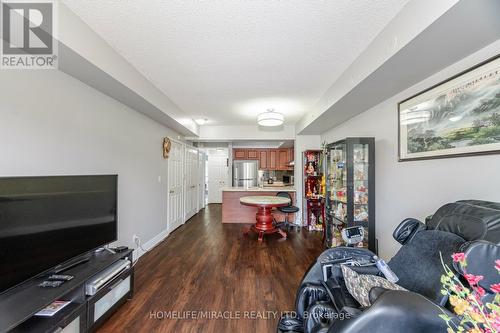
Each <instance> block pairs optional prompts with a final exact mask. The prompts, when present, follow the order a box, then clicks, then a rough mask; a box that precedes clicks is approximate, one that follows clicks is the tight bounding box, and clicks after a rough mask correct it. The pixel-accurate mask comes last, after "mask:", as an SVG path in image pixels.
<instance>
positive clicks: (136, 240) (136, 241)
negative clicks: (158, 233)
mask: <svg viewBox="0 0 500 333" xmlns="http://www.w3.org/2000/svg"><path fill="white" fill-rule="evenodd" d="M132 241H133V242H134V243H135V244H137V245H139V244H140V243H141V238H140V237H139V236H137V235H134V236H132Z"/></svg>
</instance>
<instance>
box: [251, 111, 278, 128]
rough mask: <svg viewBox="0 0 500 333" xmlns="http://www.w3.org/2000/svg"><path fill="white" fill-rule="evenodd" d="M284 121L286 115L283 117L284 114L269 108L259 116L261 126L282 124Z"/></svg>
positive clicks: (258, 120)
mask: <svg viewBox="0 0 500 333" xmlns="http://www.w3.org/2000/svg"><path fill="white" fill-rule="evenodd" d="M284 121H285V117H283V114H281V113H279V112H275V111H273V110H268V111H267V112H264V113H261V114H259V115H258V116H257V123H258V124H259V125H260V126H266V127H271V126H280V125H283V122H284Z"/></svg>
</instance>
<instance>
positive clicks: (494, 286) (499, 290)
mask: <svg viewBox="0 0 500 333" xmlns="http://www.w3.org/2000/svg"><path fill="white" fill-rule="evenodd" d="M490 288H491V290H492V291H493V292H494V293H497V294H499V293H500V283H495V284H492V285H491V286H490Z"/></svg>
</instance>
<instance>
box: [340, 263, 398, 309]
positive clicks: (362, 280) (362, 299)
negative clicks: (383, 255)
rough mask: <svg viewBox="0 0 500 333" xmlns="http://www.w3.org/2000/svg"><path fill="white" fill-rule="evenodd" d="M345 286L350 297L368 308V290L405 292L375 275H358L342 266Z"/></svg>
mask: <svg viewBox="0 0 500 333" xmlns="http://www.w3.org/2000/svg"><path fill="white" fill-rule="evenodd" d="M342 274H343V275H344V281H345V285H346V287H347V290H348V291H349V293H350V294H351V296H352V297H354V298H355V299H356V301H358V303H359V304H361V305H362V306H364V307H367V306H370V305H371V304H370V298H369V294H370V290H371V289H372V288H374V287H382V288H385V289H391V290H405V291H406V289H405V288H403V287H400V286H398V285H397V284H395V283H392V282H391V281H388V280H387V279H385V278H383V277H381V276H375V275H364V274H358V273H356V272H355V271H353V270H352V269H350V268H349V267H348V266H346V265H342Z"/></svg>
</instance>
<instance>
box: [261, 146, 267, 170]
mask: <svg viewBox="0 0 500 333" xmlns="http://www.w3.org/2000/svg"><path fill="white" fill-rule="evenodd" d="M268 154H269V152H268V150H267V149H261V150H259V169H263V170H265V169H267V168H268V165H267V155H268Z"/></svg>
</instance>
